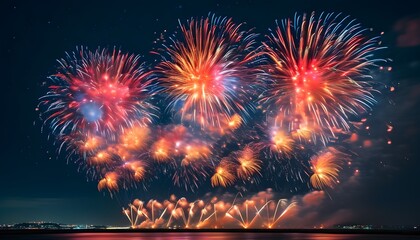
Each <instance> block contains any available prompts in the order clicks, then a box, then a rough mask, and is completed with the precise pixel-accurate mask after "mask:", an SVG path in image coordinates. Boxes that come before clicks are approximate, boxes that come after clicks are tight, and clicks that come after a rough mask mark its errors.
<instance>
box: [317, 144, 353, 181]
mask: <svg viewBox="0 0 420 240" xmlns="http://www.w3.org/2000/svg"><path fill="white" fill-rule="evenodd" d="M346 157H347V156H346V155H345V154H343V153H341V152H339V151H338V150H337V149H335V148H332V147H329V148H328V149H327V151H325V152H322V153H320V154H319V155H318V156H315V157H313V158H312V160H311V165H312V167H311V169H312V170H313V174H312V176H311V178H310V182H311V185H312V187H314V188H316V189H325V188H333V187H334V186H335V185H336V184H337V183H338V182H339V181H338V176H339V173H340V170H341V169H342V167H341V165H342V162H344V161H345V160H346Z"/></svg>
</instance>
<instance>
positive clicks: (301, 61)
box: [262, 13, 378, 144]
mask: <svg viewBox="0 0 420 240" xmlns="http://www.w3.org/2000/svg"><path fill="white" fill-rule="evenodd" d="M366 31H367V30H366V29H363V28H362V27H361V26H360V24H357V23H355V21H354V20H352V21H350V20H349V19H348V17H344V18H341V17H340V15H339V14H338V15H334V14H326V15H325V14H321V15H320V16H319V18H318V19H317V18H315V14H314V13H313V14H312V15H311V16H310V17H309V18H308V17H307V16H306V15H303V16H296V17H295V19H294V21H292V20H290V19H287V20H284V21H281V22H280V25H278V26H277V27H276V28H275V31H272V32H271V34H270V35H269V36H268V41H267V42H265V43H263V45H264V47H265V50H264V52H265V55H266V56H267V57H268V59H269V61H270V64H269V65H268V66H267V67H268V73H269V83H268V84H267V90H266V92H265V94H264V96H263V98H262V102H264V103H269V104H270V105H269V106H268V108H269V109H268V110H270V111H273V112H274V113H275V114H276V120H275V124H276V125H280V126H282V125H286V127H288V128H289V130H290V131H291V132H292V133H293V134H294V135H299V136H300V135H302V134H299V133H300V132H301V130H304V131H305V132H306V131H310V132H311V134H310V135H311V136H312V139H314V140H316V138H317V137H319V138H320V139H321V141H322V142H323V143H324V144H325V143H326V142H328V139H329V137H330V136H334V131H335V130H336V129H343V130H345V131H347V130H349V128H350V126H349V115H358V114H360V113H362V112H366V110H367V109H369V108H370V106H371V105H372V104H373V103H375V100H374V98H373V96H372V92H373V91H374V90H373V88H372V87H371V84H370V82H369V81H366V80H365V79H367V78H369V77H370V76H369V67H371V66H373V65H374V64H375V62H377V61H378V60H377V59H372V56H373V55H372V53H373V52H374V51H376V50H378V38H367V37H366V36H365V32H366ZM295 133H296V134H295Z"/></svg>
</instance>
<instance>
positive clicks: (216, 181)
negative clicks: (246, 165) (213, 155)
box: [210, 158, 236, 187]
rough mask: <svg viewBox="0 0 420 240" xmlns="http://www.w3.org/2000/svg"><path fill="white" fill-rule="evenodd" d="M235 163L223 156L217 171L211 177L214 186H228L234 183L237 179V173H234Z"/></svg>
mask: <svg viewBox="0 0 420 240" xmlns="http://www.w3.org/2000/svg"><path fill="white" fill-rule="evenodd" d="M233 168H234V166H233V164H232V163H231V162H230V159H228V158H223V159H222V160H221V161H220V163H219V165H218V166H217V167H216V169H215V173H214V174H213V176H212V177H211V179H210V180H211V185H212V186H213V187H216V186H222V187H227V186H230V185H232V184H233V183H234V182H235V180H236V177H235V174H234V173H233Z"/></svg>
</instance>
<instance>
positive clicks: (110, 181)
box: [98, 172, 118, 192]
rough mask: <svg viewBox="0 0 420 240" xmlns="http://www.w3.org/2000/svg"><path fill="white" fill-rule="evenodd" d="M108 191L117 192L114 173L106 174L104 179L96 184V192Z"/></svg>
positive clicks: (116, 178)
mask: <svg viewBox="0 0 420 240" xmlns="http://www.w3.org/2000/svg"><path fill="white" fill-rule="evenodd" d="M105 188H106V189H108V191H110V192H111V191H118V174H117V173H115V172H108V173H107V174H105V177H104V178H102V179H101V180H100V181H99V183H98V190H99V191H102V190H103V189H105Z"/></svg>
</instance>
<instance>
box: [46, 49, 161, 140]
mask: <svg viewBox="0 0 420 240" xmlns="http://www.w3.org/2000/svg"><path fill="white" fill-rule="evenodd" d="M58 62H59V63H60V68H59V69H58V72H57V73H56V74H54V75H53V76H51V77H50V79H51V80H52V83H51V85H50V86H49V91H48V93H47V94H46V95H45V96H43V97H41V102H40V108H41V109H43V110H44V112H43V113H42V116H43V118H44V120H45V122H49V123H50V128H51V129H52V132H54V133H56V134H58V135H61V134H71V133H73V132H75V131H80V132H82V133H84V134H88V133H92V134H97V135H101V136H103V137H108V138H109V137H110V136H115V134H116V133H117V132H118V131H121V130H122V129H123V128H127V127H131V126H133V125H135V124H138V125H145V124H148V123H150V122H151V121H152V116H153V114H152V112H153V110H154V108H155V107H153V106H152V105H151V104H150V103H149V102H148V100H149V99H150V98H151V97H152V96H153V92H152V91H151V80H152V78H151V77H150V76H151V72H149V71H147V70H146V69H145V68H144V64H141V63H140V62H139V56H136V55H130V54H122V53H121V52H120V51H117V50H114V51H112V52H108V51H107V50H105V49H104V50H101V49H98V50H96V51H95V52H91V51H88V50H87V49H84V48H81V49H78V52H73V54H72V55H67V58H66V59H61V60H59V61H58Z"/></svg>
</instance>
